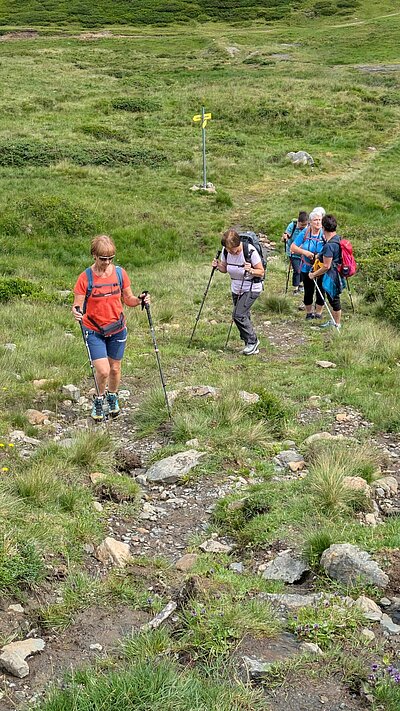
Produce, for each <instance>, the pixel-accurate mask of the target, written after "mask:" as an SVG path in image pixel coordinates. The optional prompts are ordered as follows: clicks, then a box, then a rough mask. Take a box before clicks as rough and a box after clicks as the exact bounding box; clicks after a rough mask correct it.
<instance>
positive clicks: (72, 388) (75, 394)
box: [62, 383, 81, 402]
mask: <svg viewBox="0 0 400 711" xmlns="http://www.w3.org/2000/svg"><path fill="white" fill-rule="evenodd" d="M62 391H63V393H64V395H65V396H66V397H67V398H68V399H69V400H72V401H73V402H79V398H80V396H81V392H80V390H79V388H77V387H76V385H72V383H70V384H69V385H63V386H62Z"/></svg>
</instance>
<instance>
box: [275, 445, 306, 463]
mask: <svg viewBox="0 0 400 711" xmlns="http://www.w3.org/2000/svg"><path fill="white" fill-rule="evenodd" d="M275 459H277V460H278V462H279V463H280V464H281V465H282V464H283V466H285V467H287V466H289V465H290V464H291V463H292V462H302V463H303V464H304V459H303V457H302V455H301V454H299V453H298V452H295V450H294V449H284V450H283V451H282V452H279V454H277V455H276V457H275Z"/></svg>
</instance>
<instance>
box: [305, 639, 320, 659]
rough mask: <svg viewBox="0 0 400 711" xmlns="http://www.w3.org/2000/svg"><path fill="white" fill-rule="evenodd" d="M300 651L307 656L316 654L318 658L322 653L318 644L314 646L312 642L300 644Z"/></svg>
mask: <svg viewBox="0 0 400 711" xmlns="http://www.w3.org/2000/svg"><path fill="white" fill-rule="evenodd" d="M300 649H301V651H302V652H307V654H318V655H319V656H322V655H323V651H322V649H321V647H320V646H319V644H314V642H302V643H301V645H300Z"/></svg>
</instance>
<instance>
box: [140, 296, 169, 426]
mask: <svg viewBox="0 0 400 711" xmlns="http://www.w3.org/2000/svg"><path fill="white" fill-rule="evenodd" d="M147 293H148V292H147V291H142V294H141V296H140V297H139V298H140V299H141V300H142V311H143V309H146V313H147V318H148V320H149V326H150V332H151V337H152V339H153V346H154V352H155V354H156V358H157V364H158V370H159V371H160V378H161V384H162V388H163V390H164V398H165V404H166V406H167V411H168V417H169V419H170V420H172V415H171V410H170V407H169V402H168V395H167V388H166V385H165V380H164V375H163V372H162V368H161V361H160V356H159V351H158V346H157V341H156V334H155V331H154V326H153V319H152V318H151V312H150V304H146V303H145V300H144V299H145V296H146V294H147Z"/></svg>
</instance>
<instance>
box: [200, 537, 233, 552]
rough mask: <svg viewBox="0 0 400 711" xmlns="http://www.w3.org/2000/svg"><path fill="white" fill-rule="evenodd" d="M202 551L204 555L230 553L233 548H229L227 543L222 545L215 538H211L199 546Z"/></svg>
mask: <svg viewBox="0 0 400 711" xmlns="http://www.w3.org/2000/svg"><path fill="white" fill-rule="evenodd" d="M199 548H200V550H202V551H204V553H230V552H231V550H232V546H228V544H227V543H221V541H216V540H215V539H214V538H209V539H208V540H207V541H204V543H201V545H200V546H199Z"/></svg>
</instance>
